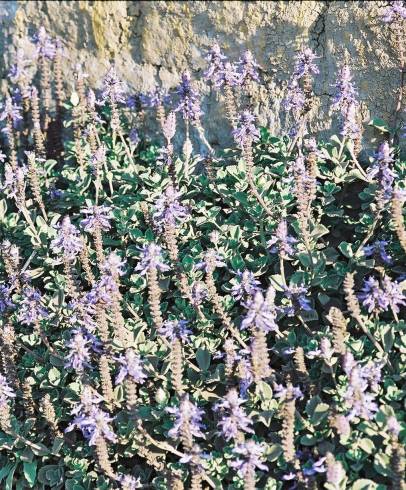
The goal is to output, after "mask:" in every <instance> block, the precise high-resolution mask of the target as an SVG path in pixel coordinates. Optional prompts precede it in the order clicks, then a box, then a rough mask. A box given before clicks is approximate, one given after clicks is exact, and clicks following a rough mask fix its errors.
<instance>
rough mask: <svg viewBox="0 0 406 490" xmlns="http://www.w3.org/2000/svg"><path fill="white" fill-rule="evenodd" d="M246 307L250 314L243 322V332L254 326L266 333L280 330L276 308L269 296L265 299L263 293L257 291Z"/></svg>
mask: <svg viewBox="0 0 406 490" xmlns="http://www.w3.org/2000/svg"><path fill="white" fill-rule="evenodd" d="M270 288H272V286H270ZM244 307H245V308H247V310H248V312H247V315H246V316H245V318H244V320H243V321H242V322H241V329H242V330H245V329H246V328H249V327H254V326H255V327H256V328H258V329H259V330H263V331H264V332H266V333H267V332H273V331H275V330H278V325H277V324H276V322H275V319H276V308H275V305H274V304H273V302H271V301H269V299H268V294H267V296H266V297H265V298H264V296H263V294H262V292H261V291H257V292H256V293H255V296H254V297H253V298H252V299H250V300H248V301H247V303H246V304H245V305H244Z"/></svg>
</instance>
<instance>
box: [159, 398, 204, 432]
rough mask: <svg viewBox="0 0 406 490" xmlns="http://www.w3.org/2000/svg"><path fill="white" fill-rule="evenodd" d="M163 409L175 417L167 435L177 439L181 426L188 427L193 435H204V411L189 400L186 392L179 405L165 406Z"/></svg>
mask: <svg viewBox="0 0 406 490" xmlns="http://www.w3.org/2000/svg"><path fill="white" fill-rule="evenodd" d="M165 411H166V412H168V413H170V414H171V415H173V416H174V417H175V423H174V425H173V427H172V429H170V430H169V431H168V436H169V437H171V438H173V439H178V438H179V437H180V435H181V431H182V428H183V427H185V426H187V427H188V428H189V430H190V432H191V434H192V435H193V436H195V437H202V438H204V437H205V436H204V434H203V432H202V429H204V428H205V427H204V425H203V424H202V416H203V415H204V411H203V410H202V409H200V408H198V407H197V406H196V405H195V404H194V403H193V402H191V401H190V400H189V395H188V394H186V395H184V396H183V398H182V400H181V402H180V405H179V407H167V408H166V409H165Z"/></svg>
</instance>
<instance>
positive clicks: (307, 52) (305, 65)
mask: <svg viewBox="0 0 406 490" xmlns="http://www.w3.org/2000/svg"><path fill="white" fill-rule="evenodd" d="M317 58H318V56H316V55H315V54H314V53H313V51H312V50H311V49H310V48H306V49H304V50H303V51H301V52H300V53H299V54H298V55H297V57H296V65H295V72H294V76H295V77H296V78H302V77H303V76H304V75H317V74H318V73H320V71H319V69H318V68H317V66H316V65H315V64H314V60H315V59H317Z"/></svg>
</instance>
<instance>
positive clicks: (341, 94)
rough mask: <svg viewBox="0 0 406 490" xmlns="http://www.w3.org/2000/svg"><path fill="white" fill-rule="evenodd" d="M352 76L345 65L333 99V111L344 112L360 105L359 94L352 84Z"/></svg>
mask: <svg viewBox="0 0 406 490" xmlns="http://www.w3.org/2000/svg"><path fill="white" fill-rule="evenodd" d="M351 80H352V75H351V71H350V68H349V66H347V65H344V66H343V67H342V68H341V70H340V73H339V77H338V79H337V81H336V85H335V87H336V93H335V96H334V98H333V103H332V105H331V108H332V109H333V110H343V109H346V108H347V107H348V106H350V105H354V104H355V105H358V101H357V96H358V93H357V91H356V89H355V87H354V85H353V83H352V81H351Z"/></svg>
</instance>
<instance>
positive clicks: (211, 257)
mask: <svg viewBox="0 0 406 490" xmlns="http://www.w3.org/2000/svg"><path fill="white" fill-rule="evenodd" d="M216 267H227V266H226V263H225V262H224V259H223V257H222V256H221V255H219V254H218V253H217V252H216V250H214V249H210V250H208V251H207V252H206V253H205V256H204V260H202V261H201V262H198V263H197V264H196V265H195V269H196V270H200V269H204V270H205V271H206V272H213V271H214V269H215V268H216Z"/></svg>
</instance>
